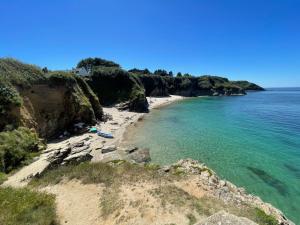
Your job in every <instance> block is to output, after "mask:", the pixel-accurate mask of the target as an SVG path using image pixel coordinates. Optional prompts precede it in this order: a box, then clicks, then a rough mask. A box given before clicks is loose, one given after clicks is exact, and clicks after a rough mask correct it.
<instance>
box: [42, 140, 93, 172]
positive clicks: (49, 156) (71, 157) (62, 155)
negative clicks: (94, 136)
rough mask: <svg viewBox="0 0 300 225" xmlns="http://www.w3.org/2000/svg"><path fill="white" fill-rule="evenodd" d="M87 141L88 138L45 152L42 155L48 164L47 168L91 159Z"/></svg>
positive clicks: (89, 143)
mask: <svg viewBox="0 0 300 225" xmlns="http://www.w3.org/2000/svg"><path fill="white" fill-rule="evenodd" d="M89 140H90V138H84V139H82V140H79V141H77V142H75V143H72V144H70V143H68V144H67V145H66V146H62V147H58V148H52V149H48V150H47V151H45V152H44V154H46V160H47V161H48V162H49V166H48V168H53V167H56V166H59V165H66V164H78V163H80V162H84V161H90V160H91V159H92V158H93V157H92V155H91V154H90V153H91V151H92V149H91V147H90V145H91V142H90V141H89Z"/></svg>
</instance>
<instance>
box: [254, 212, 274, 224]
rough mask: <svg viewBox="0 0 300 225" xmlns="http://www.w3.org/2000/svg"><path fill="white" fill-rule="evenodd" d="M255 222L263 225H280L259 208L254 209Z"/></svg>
mask: <svg viewBox="0 0 300 225" xmlns="http://www.w3.org/2000/svg"><path fill="white" fill-rule="evenodd" d="M252 213H253V221H254V222H256V223H258V224H261V225H278V222H277V220H276V219H275V218H274V217H273V216H271V215H267V214H266V213H265V212H264V211H262V210H261V209H259V208H255V209H252Z"/></svg>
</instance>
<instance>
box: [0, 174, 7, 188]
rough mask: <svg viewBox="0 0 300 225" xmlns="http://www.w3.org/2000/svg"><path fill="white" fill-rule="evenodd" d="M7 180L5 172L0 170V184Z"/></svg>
mask: <svg viewBox="0 0 300 225" xmlns="http://www.w3.org/2000/svg"><path fill="white" fill-rule="evenodd" d="M6 180H7V174H5V173H2V172H0V185H1V184H3V183H4V181H6Z"/></svg>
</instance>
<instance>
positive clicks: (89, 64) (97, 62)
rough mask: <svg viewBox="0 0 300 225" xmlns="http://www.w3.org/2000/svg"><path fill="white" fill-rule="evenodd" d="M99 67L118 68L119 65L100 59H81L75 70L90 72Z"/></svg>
mask: <svg viewBox="0 0 300 225" xmlns="http://www.w3.org/2000/svg"><path fill="white" fill-rule="evenodd" d="M96 66H101V67H117V68H120V65H119V64H117V63H115V62H113V61H108V60H105V59H101V58H86V59H82V60H81V61H80V62H79V63H78V64H77V68H81V67H84V68H85V69H86V70H91V69H93V67H96Z"/></svg>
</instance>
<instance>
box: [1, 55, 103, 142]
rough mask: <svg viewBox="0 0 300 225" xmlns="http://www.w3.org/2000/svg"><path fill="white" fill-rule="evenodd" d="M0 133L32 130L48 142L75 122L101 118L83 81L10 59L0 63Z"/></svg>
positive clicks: (99, 111) (100, 111)
mask: <svg viewBox="0 0 300 225" xmlns="http://www.w3.org/2000/svg"><path fill="white" fill-rule="evenodd" d="M0 75H1V76H0V77H1V79H0V85H1V86H0V87H1V89H0V90H1V95H0V98H1V108H2V109H1V113H0V118H1V122H0V129H1V131H2V130H5V129H12V128H16V127H18V126H25V127H28V128H33V129H34V130H35V131H36V132H37V133H38V134H39V135H40V136H41V137H43V138H51V137H54V136H55V135H58V134H60V133H61V132H62V131H64V130H65V129H67V128H68V127H70V126H72V125H73V124H75V123H78V122H84V123H87V124H94V123H96V120H97V119H101V117H102V108H101V106H100V104H99V101H98V98H97V97H96V95H95V94H94V93H93V92H92V91H91V89H90V88H89V87H88V86H87V84H86V83H85V81H84V80H82V79H81V78H79V77H75V76H74V75H72V74H70V73H65V72H59V71H58V72H49V73H44V72H43V71H42V70H41V69H39V68H38V67H35V66H32V65H28V64H23V63H21V62H19V61H16V60H13V59H1V61H0Z"/></svg>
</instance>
